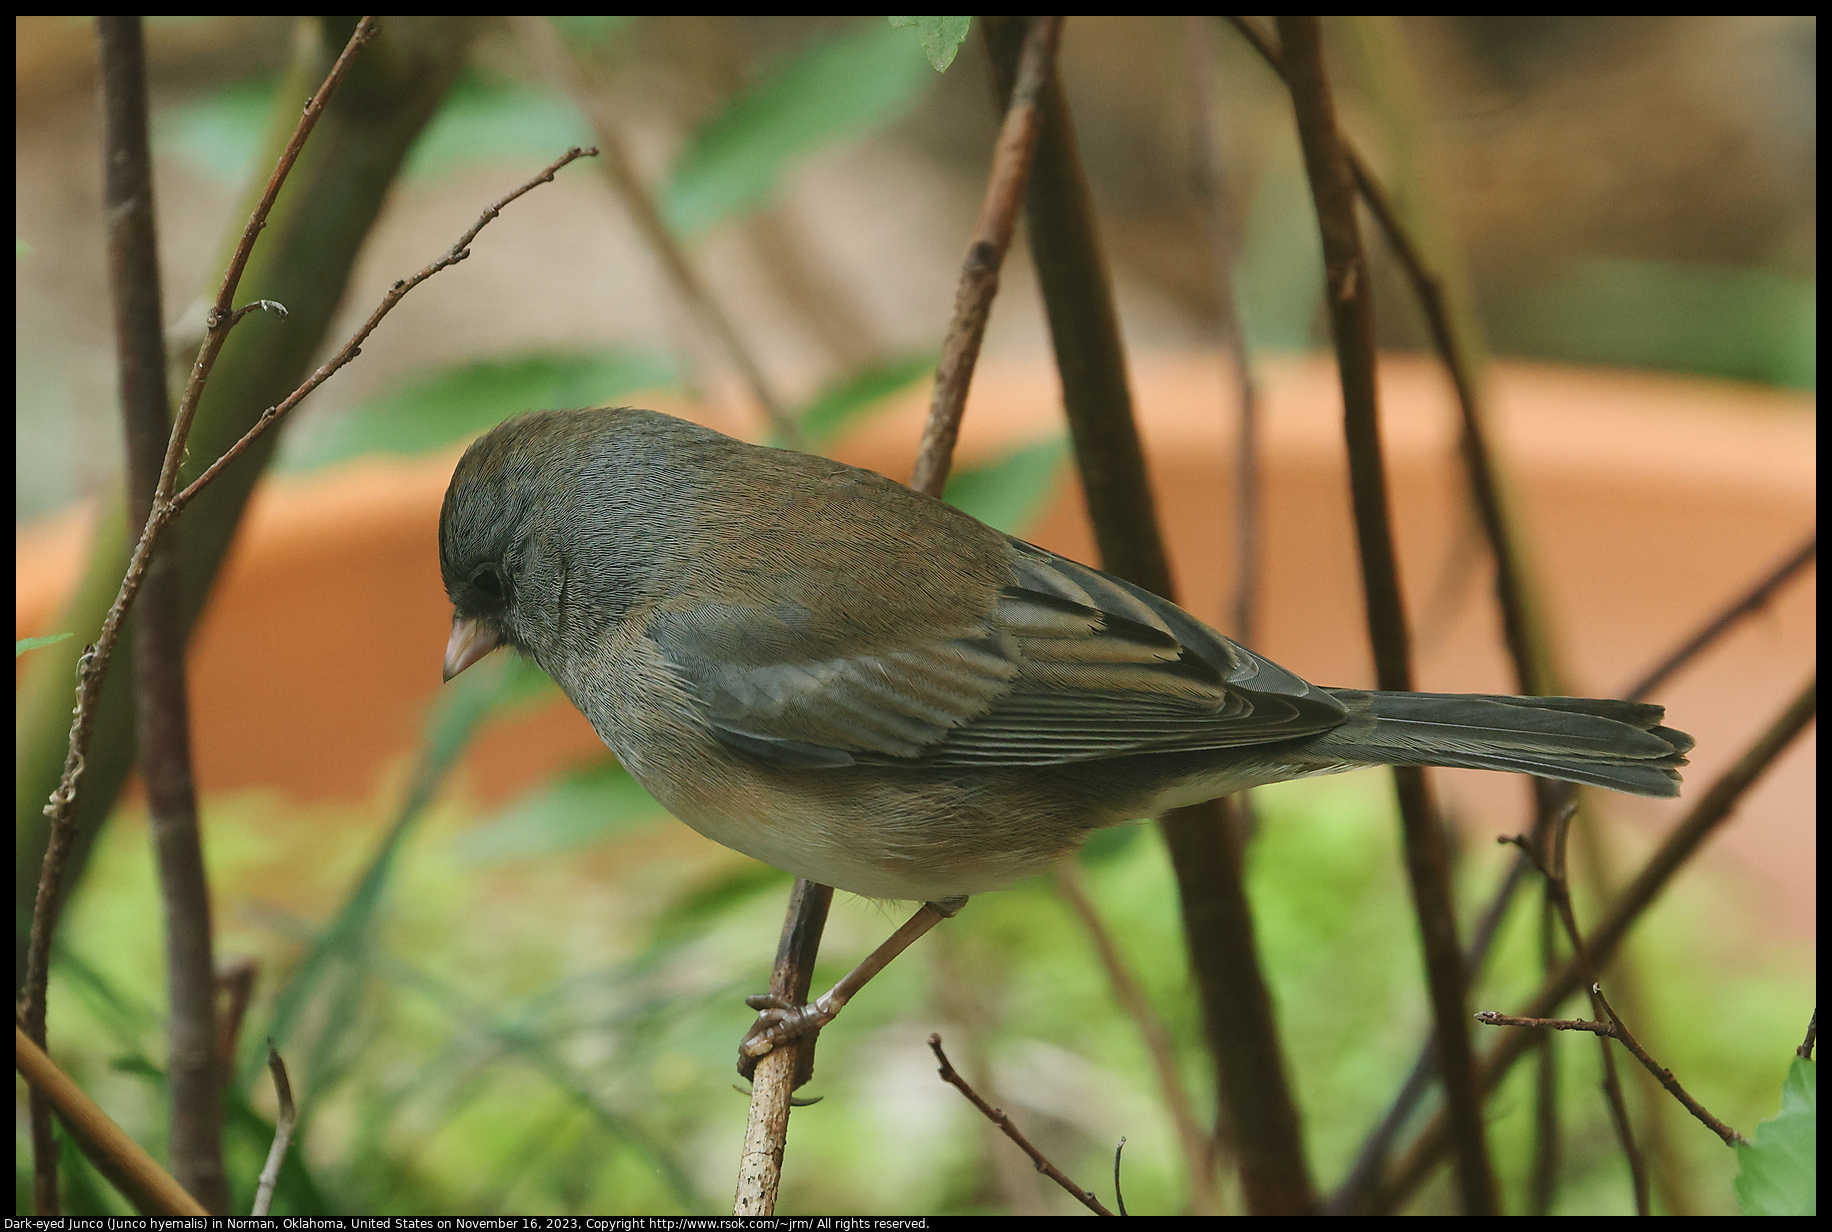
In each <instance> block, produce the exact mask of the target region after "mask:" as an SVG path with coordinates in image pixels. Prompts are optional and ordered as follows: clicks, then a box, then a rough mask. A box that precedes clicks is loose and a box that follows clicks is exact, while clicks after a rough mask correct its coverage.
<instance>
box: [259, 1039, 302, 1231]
mask: <svg viewBox="0 0 1832 1232" xmlns="http://www.w3.org/2000/svg"><path fill="white" fill-rule="evenodd" d="M267 1072H268V1073H270V1074H272V1075H273V1078H274V1096H275V1098H276V1099H278V1100H279V1102H280V1115H279V1117H278V1119H277V1120H276V1121H275V1122H274V1142H273V1145H272V1146H271V1147H269V1148H268V1149H267V1162H266V1163H265V1164H263V1165H262V1166H261V1178H260V1180H258V1181H257V1182H255V1187H254V1205H253V1206H252V1207H251V1208H250V1209H249V1212H248V1213H249V1214H251V1215H265V1214H267V1211H268V1208H269V1207H271V1206H272V1205H273V1201H274V1186H275V1185H278V1184H279V1183H280V1165H281V1164H283V1163H285V1162H286V1148H287V1147H288V1146H289V1145H291V1143H292V1140H293V1126H294V1125H296V1124H297V1123H298V1121H299V1110H298V1108H296V1107H294V1105H293V1084H292V1081H291V1080H290V1079H289V1078H287V1076H286V1062H285V1061H282V1060H281V1059H280V1053H279V1050H278V1049H276V1048H275V1047H274V1042H273V1041H272V1040H268V1041H267Z"/></svg>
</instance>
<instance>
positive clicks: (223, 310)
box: [17, 17, 375, 1210]
mask: <svg viewBox="0 0 1832 1232" xmlns="http://www.w3.org/2000/svg"><path fill="white" fill-rule="evenodd" d="M374 31H375V22H374V19H373V18H368V17H365V18H364V19H363V20H362V21H361V22H360V23H358V25H357V27H356V30H355V32H354V33H353V34H352V35H351V36H350V41H349V43H348V44H347V45H346V46H345V48H344V51H343V54H342V55H341V56H339V57H338V59H337V63H336V64H335V65H334V66H333V67H332V69H331V72H330V73H329V75H327V76H326V78H325V81H324V84H323V85H322V86H320V87H319V90H318V93H317V94H315V95H313V97H312V100H311V102H310V103H309V104H308V105H307V107H306V109H305V114H304V115H303V116H301V117H300V120H299V125H298V127H297V128H296V129H295V130H294V133H293V138H292V140H291V141H290V142H288V144H287V147H286V150H285V151H284V152H283V153H282V155H281V158H280V162H279V165H278V166H276V167H275V169H274V174H273V176H272V177H271V178H270V179H269V181H268V186H267V190H266V191H265V192H264V193H263V194H262V196H261V200H260V202H259V204H258V205H257V206H256V207H255V211H254V214H253V216H252V217H250V219H249V221H248V226H247V228H245V229H244V231H243V235H242V241H241V243H240V245H238V246H237V249H236V251H235V254H234V255H233V256H232V257H231V259H230V264H229V271H228V273H227V274H226V275H225V276H224V279H223V287H222V290H221V291H220V292H219V293H218V296H217V303H216V307H215V308H214V309H212V311H211V313H210V319H209V329H208V332H207V334H206V336H205V339H204V345H203V349H202V351H200V352H199V354H198V359H197V363H196V364H195V365H194V366H193V368H192V372H191V380H190V384H189V385H188V386H187V387H186V389H185V396H184V399H183V400H182V401H181V402H180V404H179V408H178V416H177V418H176V420H175V421H174V422H173V425H172V430H171V437H170V440H169V442H168V444H167V446H166V450H165V459H164V462H163V464H162V465H161V467H160V472H159V482H158V485H157V487H156V488H155V494H154V501H153V512H152V513H151V514H150V515H149V516H148V518H147V522H146V528H145V529H144V530H143V531H142V532H141V535H140V538H139V541H138V543H137V544H136V546H135V549H134V556H133V561H132V563H131V564H130V566H129V568H128V573H127V577H126V578H124V579H123V580H122V583H121V589H120V592H119V593H118V594H117V595H116V597H115V602H114V604H113V606H111V607H110V608H109V610H108V616H107V618H106V619H105V620H104V621H103V622H102V629H101V633H100V634H99V635H98V637H97V639H96V642H95V644H94V645H92V646H90V647H88V648H87V649H85V650H84V652H83V654H82V657H81V658H80V659H79V660H78V662H77V690H76V692H77V698H76V707H75V712H74V714H73V716H72V718H71V722H70V741H69V748H68V750H67V752H66V753H65V757H64V770H63V774H62V776H61V778H60V779H59V782H58V785H57V788H56V790H54V791H53V792H52V793H51V798H50V802H49V803H48V804H47V805H46V806H45V814H46V816H48V817H49V818H50V834H49V838H48V842H47V844H46V849H45V856H44V864H43V866H42V868H41V870H40V874H39V881H38V894H37V898H36V901H35V906H34V910H33V913H32V929H31V936H30V939H29V941H28V943H27V948H26V976H25V981H24V987H23V988H22V990H21V992H20V1001H19V1007H18V1010H17V1014H18V1019H19V1022H20V1025H22V1026H23V1027H24V1028H25V1032H26V1035H27V1037H28V1038H29V1039H30V1040H31V1041H32V1042H33V1043H34V1044H37V1045H38V1046H39V1047H40V1048H42V1047H43V1046H44V1043H45V986H46V982H47V979H48V976H49V973H50V957H51V935H52V932H53V930H54V929H55V927H56V916H57V910H58V905H59V900H60V898H61V896H62V889H63V880H64V869H65V866H66V864H67V863H68V862H69V858H70V852H71V848H72V846H73V845H74V842H75V837H76V803H77V791H78V788H79V785H80V783H81V779H82V773H83V765H84V761H85V758H86V755H87V752H88V747H89V739H90V735H91V733H92V732H93V730H94V726H95V708H96V701H97V698H98V697H99V696H100V694H101V690H102V683H103V681H104V680H105V679H106V677H107V674H108V663H109V660H110V658H111V657H112V656H113V653H114V648H115V644H116V642H117V641H118V640H119V638H120V635H121V624H122V622H123V621H124V620H125V619H126V617H127V613H128V610H129V609H130V608H131V607H132V606H133V602H134V598H135V596H136V595H137V594H138V592H139V589H140V586H141V583H142V582H143V581H144V578H145V573H146V568H147V562H148V560H149V558H150V555H151V552H152V549H153V547H154V546H155V545H156V544H157V541H158V538H159V532H160V530H161V529H162V526H163V522H162V520H161V518H160V512H159V511H160V505H161V504H162V503H164V502H163V498H165V497H166V496H167V495H168V494H169V493H170V492H171V490H172V487H173V485H174V483H175V482H176V479H177V474H178V467H179V463H180V462H181V461H182V459H183V456H184V440H185V435H186V433H187V432H188V431H189V428H190V422H191V417H192V415H193V414H194V413H195V411H196V407H197V396H198V394H199V393H200V392H201V391H202V388H203V381H204V378H205V377H206V376H207V375H208V373H209V369H210V367H211V366H212V365H213V364H214V363H215V361H216V356H217V354H218V353H219V352H220V351H221V349H222V344H223V341H224V339H225V338H226V337H227V335H228V331H229V328H230V326H231V324H232V322H231V321H229V320H228V315H229V308H230V303H231V301H232V300H233V298H234V294H235V287H236V284H237V283H238V282H239V281H240V279H241V274H242V270H243V268H244V267H245V266H246V265H247V261H248V252H249V250H250V249H252V247H253V245H254V238H255V236H256V235H257V234H259V232H260V228H261V225H262V223H263V221H264V220H265V219H266V216H267V212H268V210H270V209H271V208H272V206H273V201H274V198H275V197H276V196H277V195H278V194H279V191H280V185H281V184H282V183H283V182H284V181H285V178H286V172H287V171H289V170H291V168H292V165H293V162H294V161H295V160H296V159H297V157H298V153H299V150H300V148H301V147H303V145H304V144H305V139H306V137H307V136H308V135H310V133H311V130H312V128H313V126H314V125H315V124H316V123H317V120H318V117H319V115H321V114H322V113H323V111H324V105H325V102H326V101H327V100H328V99H329V98H330V96H331V93H332V91H334V90H335V89H336V88H337V85H338V83H339V82H340V81H342V80H343V76H344V73H345V72H346V71H347V70H348V68H349V66H350V62H351V61H352V60H353V59H354V58H355V56H356V53H357V51H358V50H359V49H360V48H361V47H362V45H363V44H364V43H366V42H368V40H369V38H370V36H371V35H373V33H374ZM161 379H163V377H161ZM33 1120H34V1135H33V1141H34V1145H35V1146H37V1145H39V1143H40V1141H41V1136H40V1135H39V1133H38V1132H37V1125H38V1123H39V1121H40V1120H41V1118H39V1117H38V1116H36V1115H35V1116H34V1118H33ZM52 1166H53V1167H54V1166H55V1165H54V1163H53V1165H52ZM44 1168H45V1165H43V1164H38V1165H36V1169H37V1171H36V1175H37V1176H38V1177H39V1180H38V1182H37V1183H36V1196H37V1198H38V1199H39V1200H40V1201H44V1200H45V1199H46V1197H47V1195H46V1193H45V1180H44V1177H45V1172H44ZM51 1184H52V1186H54V1185H55V1180H54V1178H53V1179H52V1181H51ZM49 1199H50V1201H51V1203H52V1204H53V1205H52V1209H53V1210H54V1209H55V1202H56V1198H55V1193H54V1192H53V1193H52V1194H50V1195H49Z"/></svg>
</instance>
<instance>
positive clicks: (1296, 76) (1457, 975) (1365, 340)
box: [1278, 16, 1496, 1215]
mask: <svg viewBox="0 0 1832 1232" xmlns="http://www.w3.org/2000/svg"><path fill="white" fill-rule="evenodd" d="M1278 22H1279V34H1280V39H1281V41H1282V43H1283V44H1284V49H1285V71H1286V79H1287V81H1288V82H1289V84H1290V87H1291V99H1292V108H1293V110H1294V112H1295V114H1296V116H1297V123H1298V136H1299V139H1300V141H1301V142H1302V144H1303V146H1304V163H1305V167H1306V170H1307V171H1308V172H1309V177H1310V184H1311V195H1312V197H1313V198H1314V200H1315V201H1316V207H1317V224H1318V229H1319V230H1320V232H1321V233H1322V238H1323V257H1324V269H1325V272H1326V276H1327V279H1328V296H1329V315H1330V324H1331V329H1332V332H1333V334H1334V336H1335V339H1336V363H1337V369H1338V371H1339V372H1340V374H1341V379H1342V401H1343V427H1344V435H1345V436H1346V438H1347V443H1348V457H1349V481H1350V488H1351V491H1352V494H1353V504H1354V512H1355V532H1356V539H1357V542H1358V543H1359V544H1360V546H1361V573H1362V586H1363V591H1364V593H1365V595H1366V599H1367V612H1368V633H1369V637H1370V640H1371V641H1372V643H1373V648H1374V668H1375V676H1376V679H1377V680H1378V682H1379V685H1380V687H1381V688H1383V689H1393V690H1402V691H1403V690H1410V689H1411V688H1412V663H1411V650H1410V647H1409V645H1408V634H1407V631H1406V617H1405V608H1404V603H1403V601H1402V599H1401V597H1400V583H1399V569H1398V565H1397V563H1396V561H1395V559H1394V549H1393V529H1392V515H1391V512H1390V509H1389V502H1388V498H1387V490H1386V473H1385V466H1384V463H1383V461H1382V457H1381V441H1380V427H1379V421H1378V415H1379V410H1378V401H1377V397H1376V391H1375V376H1374V368H1375V352H1374V308H1373V299H1372V291H1373V288H1372V287H1371V286H1370V285H1369V278H1368V262H1367V255H1366V253H1365V251H1364V250H1363V248H1362V244H1361V233H1360V228H1359V225H1358V223H1357V221H1356V217H1355V185H1354V179H1353V173H1352V171H1351V170H1350V167H1349V161H1348V158H1347V157H1346V155H1345V154H1344V152H1343V148H1342V141H1341V137H1340V135H1339V133H1338V130H1337V125H1336V115H1335V104H1334V102H1333V101H1332V99H1331V95H1330V87H1329V79H1328V76H1327V74H1326V72H1325V69H1324V64H1323V44H1322V29H1321V26H1320V24H1319V22H1318V21H1317V19H1316V18H1315V17H1294V16H1281V17H1279V19H1278ZM1393 781H1394V787H1395V790H1396V792H1397V794H1398V796H1399V808H1400V819H1401V825H1402V828H1403V830H1404V834H1405V849H1406V868H1407V872H1408V874H1409V875H1410V879H1411V883H1412V895H1413V903H1414V906H1415V908H1416V909H1417V912H1418V917H1419V928H1420V932H1421V934H1422V938H1423V942H1424V950H1425V968H1426V975H1427V979H1428V982H1429V984H1430V988H1431V1001H1432V1013H1433V1015H1434V1019H1435V1022H1434V1032H1435V1035H1436V1039H1437V1051H1438V1064H1439V1067H1440V1073H1441V1074H1442V1076H1443V1080H1444V1091H1445V1101H1446V1105H1447V1107H1448V1109H1449V1112H1450V1115H1451V1117H1452V1118H1453V1120H1454V1121H1455V1122H1456V1127H1457V1129H1456V1138H1457V1178H1458V1185H1459V1188H1460V1191H1461V1194H1462V1199H1463V1208H1464V1211H1465V1212H1466V1213H1467V1214H1471V1215H1488V1214H1493V1213H1494V1212H1495V1210H1496V1196H1495V1178H1494V1174H1493V1172H1492V1170H1491V1167H1490V1164H1489V1158H1488V1143H1487V1132H1486V1127H1485V1126H1484V1124H1483V1119H1482V1101H1481V1098H1480V1094H1479V1092H1478V1090H1477V1087H1476V1077H1475V1057H1474V1054H1473V1052H1472V1050H1471V1042H1470V1038H1469V1024H1468V1023H1467V1021H1466V1020H1465V1019H1464V1013H1465V1009H1464V1001H1465V998H1466V996H1467V982H1466V980H1465V977H1464V970H1463V961H1462V956H1461V954H1459V953H1458V948H1457V932H1456V917H1455V914H1454V911H1453V908H1452V903H1451V887H1450V868H1449V853H1448V852H1447V851H1446V850H1445V843H1444V836H1443V833H1442V830H1441V829H1440V825H1439V822H1438V819H1437V817H1436V814H1435V811H1434V810H1433V808H1432V803H1431V798H1430V795H1429V792H1428V789H1427V785H1426V781H1425V776H1424V772H1423V771H1422V770H1421V769H1419V768H1418V767H1413V766H1396V767H1394V770H1393Z"/></svg>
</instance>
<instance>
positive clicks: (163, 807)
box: [96, 14, 229, 1215]
mask: <svg viewBox="0 0 1832 1232" xmlns="http://www.w3.org/2000/svg"><path fill="white" fill-rule="evenodd" d="M96 33H97V38H98V43H99V46H100V67H101V83H102V117H103V138H102V161H103V172H102V185H103V187H102V198H103V204H104V207H105V210H104V214H105V216H106V217H107V219H108V269H109V287H110V290H111V291H112V298H113V301H114V328H115V354H116V360H117V368H118V370H119V381H120V391H121V421H122V426H123V428H124V430H125V433H126V437H127V448H126V459H127V490H128V515H129V517H130V518H132V519H133V520H135V521H136V522H138V523H140V524H142V525H144V524H145V522H146V520H147V518H148V517H149V516H150V515H151V513H152V509H153V503H154V501H155V499H156V497H157V492H158V487H159V478H160V463H161V461H162V459H163V456H164V453H165V446H166V438H167V433H168V432H169V430H170V423H171V416H170V414H169V410H168V405H167V401H166V384H165V354H164V341H165V340H164V316H165V313H164V311H163V308H162V306H161V303H160V286H159V258H158V251H157V232H156V228H155V222H154V211H153V178H152V171H153V168H152V152H151V150H150V148H149V145H148V140H147V119H146V49H145V43H144V39H143V35H142V32H141V26H140V18H139V17H138V16H132V15H122V14H103V15H101V16H99V17H97V18H96ZM179 570H180V563H179V556H178V552H177V550H176V545H175V544H174V543H173V542H172V539H171V537H170V536H167V537H166V538H165V539H164V540H163V541H162V543H161V544H160V547H159V549H158V551H156V552H154V553H153V554H152V556H151V558H150V559H149V561H148V564H147V571H146V582H145V584H144V586H143V587H142V589H141V594H140V601H139V607H138V611H137V613H136V615H135V619H134V626H133V674H134V698H135V707H134V718H135V740H136V744H137V745H138V748H139V765H140V778H141V781H142V783H143V784H144V785H145V790H146V805H147V813H148V816H149V818H150V820H151V823H152V834H153V852H154V856H155V860H156V863H157V865H158V869H159V889H160V901H161V904H162V906H163V908H164V916H165V959H166V964H165V965H166V987H167V998H168V1001H169V1003H170V1013H169V1015H168V1017H167V1020H166V1033H167V1047H168V1054H167V1055H168V1060H167V1067H166V1073H167V1076H168V1079H169V1086H170V1092H171V1101H172V1102H171V1118H172V1119H171V1144H170V1147H169V1151H170V1158H171V1161H172V1170H173V1171H174V1173H176V1174H177V1176H178V1178H179V1182H180V1183H181V1184H182V1185H183V1186H184V1187H185V1188H186V1189H187V1190H189V1191H190V1192H191V1193H193V1194H195V1195H196V1196H197V1198H198V1200H199V1201H200V1202H202V1203H203V1204H204V1206H205V1207H207V1208H208V1209H209V1210H210V1211H211V1212H212V1213H213V1214H219V1215H226V1214H228V1213H229V1182H228V1178H227V1177H226V1176H225V1175H224V1172H223V1108H222V1097H221V1087H222V1078H221V1075H220V1074H219V1073H218V1071H217V1051H218V1050H217V1047H216V1044H217V1040H216V963H215V957H214V953H213V941H212V929H211V921H210V885H209V879H208V876H207V874H206V873H205V871H204V854H203V843H202V840H201V838H200V836H199V834H198V829H197V791H196V785H195V782H194V780H193V777H192V772H191V718H190V706H189V703H188V699H187V696H186V686H185V630H184V618H183V616H182V614H181V612H180V610H179V586H180V573H179Z"/></svg>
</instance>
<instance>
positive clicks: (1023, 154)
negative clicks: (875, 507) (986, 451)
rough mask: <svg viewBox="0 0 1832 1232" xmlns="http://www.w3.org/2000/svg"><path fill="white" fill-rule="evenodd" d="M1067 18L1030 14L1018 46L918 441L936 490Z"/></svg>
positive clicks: (914, 478) (920, 484)
mask: <svg viewBox="0 0 1832 1232" xmlns="http://www.w3.org/2000/svg"><path fill="white" fill-rule="evenodd" d="M1062 20H1063V19H1062V18H1060V17H1033V18H1031V19H1030V25H1029V27H1028V29H1026V31H1025V33H1024V46H1023V48H1022V49H1021V50H1020V51H1019V52H1018V75H1017V82H1016V85H1015V86H1014V87H1013V89H1012V92H1011V101H1010V102H1009V103H1008V104H1007V105H1006V107H1005V121H1004V123H1003V124H1002V125H1001V126H1000V128H999V140H998V143H997V144H996V145H995V146H994V147H993V151H992V172H991V174H990V175H988V176H987V179H986V196H985V198H984V199H983V200H982V201H981V202H980V217H979V221H978V222H977V223H976V224H975V226H974V228H973V239H972V240H971V241H970V242H969V243H968V245H967V257H966V259H965V260H964V261H963V262H962V263H961V278H960V285H959V287H958V288H957V289H956V290H955V292H954V319H953V320H952V321H950V322H949V323H948V332H947V335H946V336H945V337H944V338H943V339H942V344H941V362H940V363H939V364H937V365H936V368H935V390H934V393H933V394H932V395H931V396H930V400H929V418H928V422H927V423H926V424H924V425H923V429H922V443H921V444H920V445H919V446H918V447H917V451H916V470H915V472H914V473H913V474H912V475H911V476H910V486H911V487H912V488H915V489H916V490H917V491H918V492H926V493H928V494H929V495H930V496H940V495H941V490H942V488H943V487H944V486H946V484H947V482H948V469H949V467H950V465H951V464H952V462H953V459H954V442H955V441H956V440H957V439H958V438H959V436H960V430H961V415H962V414H963V413H964V412H965V411H966V409H967V386H968V384H969V383H970V382H971V381H972V380H973V366H974V364H975V363H976V362H977V361H978V360H979V357H980V343H981V342H982V341H983V340H984V339H985V337H986V319H987V317H988V316H989V315H990V314H991V312H992V298H993V296H994V295H996V294H998V291H999V270H1000V268H1001V267H1002V266H1003V265H1004V263H1005V253H1006V251H1007V250H1008V249H1010V247H1011V237H1012V232H1013V231H1015V230H1016V229H1017V225H1018V210H1019V208H1020V207H1022V206H1023V204H1024V194H1025V190H1026V189H1027V188H1028V187H1029V186H1030V173H1031V162H1032V159H1033V158H1034V157H1035V155H1036V152H1037V135H1038V133H1040V132H1041V131H1042V129H1043V108H1042V106H1041V104H1040V100H1041V98H1042V95H1043V89H1044V87H1045V85H1047V84H1048V83H1049V81H1050V78H1051V75H1052V74H1053V73H1054V72H1055V66H1056V46H1057V43H1058V42H1059V41H1060V40H1061V38H1062Z"/></svg>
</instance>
